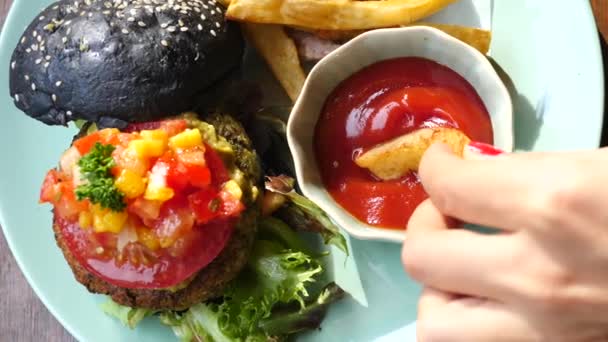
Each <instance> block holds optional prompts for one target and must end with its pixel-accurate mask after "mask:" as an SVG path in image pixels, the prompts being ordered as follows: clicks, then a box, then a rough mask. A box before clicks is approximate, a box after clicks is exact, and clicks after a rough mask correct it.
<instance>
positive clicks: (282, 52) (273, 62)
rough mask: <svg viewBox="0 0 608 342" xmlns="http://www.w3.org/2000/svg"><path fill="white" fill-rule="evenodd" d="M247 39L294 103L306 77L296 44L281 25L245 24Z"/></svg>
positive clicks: (243, 26)
mask: <svg viewBox="0 0 608 342" xmlns="http://www.w3.org/2000/svg"><path fill="white" fill-rule="evenodd" d="M241 27H242V29H243V32H244V33H245V37H247V39H248V40H249V41H250V42H251V43H252V44H253V46H255V48H256V50H257V51H258V53H259V54H260V55H261V56H262V57H263V58H264V60H265V61H266V63H268V66H269V67H270V69H271V70H272V73H273V74H274V76H275V77H276V78H277V79H278V80H279V82H280V83H281V85H282V86H283V89H285V92H286V93H287V95H289V97H290V98H291V100H292V101H295V100H296V99H297V98H298V95H300V91H302V87H303V86H304V81H305V80H306V75H305V74H304V70H303V69H302V65H301V64H300V58H299V56H298V50H297V48H296V45H295V43H294V42H293V40H292V39H291V38H289V36H287V34H286V33H285V30H284V28H283V26H281V25H264V24H252V23H243V24H242V25H241Z"/></svg>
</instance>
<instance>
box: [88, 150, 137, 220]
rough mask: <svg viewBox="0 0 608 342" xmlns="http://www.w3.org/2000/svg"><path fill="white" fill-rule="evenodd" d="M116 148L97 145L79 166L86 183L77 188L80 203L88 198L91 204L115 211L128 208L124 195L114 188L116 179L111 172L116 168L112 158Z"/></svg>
mask: <svg viewBox="0 0 608 342" xmlns="http://www.w3.org/2000/svg"><path fill="white" fill-rule="evenodd" d="M112 152H114V146H112V145H103V144H100V143H96V144H95V146H93V148H92V149H91V152H89V153H87V154H86V155H85V156H84V157H82V158H80V160H79V161H78V166H79V167H80V171H81V172H82V175H83V176H84V178H85V179H86V183H85V184H83V185H80V186H78V188H76V196H77V198H78V200H79V201H82V200H83V199H85V198H88V199H89V200H90V201H91V203H93V204H99V205H100V206H101V207H102V208H106V209H110V210H113V211H118V212H120V211H123V210H124V209H125V207H126V204H125V202H124V197H125V196H124V194H123V193H122V192H120V191H119V190H118V189H117V188H116V186H114V177H113V176H112V173H111V172H110V170H111V169H112V167H113V166H114V159H113V158H112Z"/></svg>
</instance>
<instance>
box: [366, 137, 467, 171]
mask: <svg viewBox="0 0 608 342" xmlns="http://www.w3.org/2000/svg"><path fill="white" fill-rule="evenodd" d="M470 141H471V140H470V139H469V138H468V137H467V136H466V135H465V134H464V133H462V132H461V131H460V130H457V129H454V128H422V129H419V130H416V131H414V132H412V133H409V134H405V135H402V136H400V137H398V138H395V139H393V140H391V141H388V142H385V143H382V144H380V145H378V146H375V147H373V148H372V149H370V150H368V151H366V152H365V153H363V154H361V155H360V156H359V157H357V158H356V159H355V163H356V164H357V165H358V166H360V167H362V168H366V169H368V170H369V171H370V172H371V173H373V174H374V175H375V176H376V177H378V178H380V179H382V180H393V179H399V178H401V177H403V176H405V175H406V174H407V173H408V172H410V171H417V170H418V167H419V165H420V160H421V159H422V155H423V154H424V152H425V151H426V150H427V149H428V148H429V147H430V146H431V145H432V144H434V143H437V142H441V143H444V144H446V145H448V146H450V148H451V149H452V151H453V152H454V153H455V154H457V155H459V156H462V154H463V151H464V148H465V146H466V145H467V144H468V143H469V142H470Z"/></svg>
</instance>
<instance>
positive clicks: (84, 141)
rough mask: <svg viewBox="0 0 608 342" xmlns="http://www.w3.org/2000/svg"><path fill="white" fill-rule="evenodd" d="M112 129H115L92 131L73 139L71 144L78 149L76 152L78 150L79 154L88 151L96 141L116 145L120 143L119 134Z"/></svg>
mask: <svg viewBox="0 0 608 342" xmlns="http://www.w3.org/2000/svg"><path fill="white" fill-rule="evenodd" d="M114 131H115V130H112V129H103V130H101V131H96V132H93V133H91V134H89V135H86V136H84V137H82V138H80V139H78V140H76V141H74V144H73V146H75V147H76V148H77V149H78V152H80V154H81V155H85V154H87V153H89V151H91V149H92V148H93V146H95V144H96V143H101V144H104V145H107V144H110V145H114V146H116V145H118V144H119V143H120V139H119V134H118V133H115V132H114Z"/></svg>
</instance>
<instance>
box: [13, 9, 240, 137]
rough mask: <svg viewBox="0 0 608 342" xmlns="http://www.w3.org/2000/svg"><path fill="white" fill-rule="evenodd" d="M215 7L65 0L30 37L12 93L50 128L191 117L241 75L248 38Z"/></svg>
mask: <svg viewBox="0 0 608 342" xmlns="http://www.w3.org/2000/svg"><path fill="white" fill-rule="evenodd" d="M224 13H225V9H224V8H223V7H222V5H220V4H219V3H217V2H216V1H215V0H76V1H74V0H71V1H66V0H62V1H59V2H56V3H54V4H52V5H50V6H49V7H48V8H46V9H45V10H44V11H42V13H40V14H39V15H38V16H37V17H36V19H34V21H33V22H32V23H31V24H30V25H29V27H28V28H27V29H26V31H25V33H24V34H23V36H22V37H21V40H20V42H19V43H18V45H17V47H16V49H15V51H14V52H13V57H12V60H11V65H10V93H11V96H12V97H13V99H14V102H15V104H16V105H17V107H18V108H19V109H21V110H22V111H24V112H25V113H26V114H27V115H29V116H31V117H33V118H35V119H37V120H40V121H42V122H44V123H46V124H50V125H65V124H66V123H67V122H68V121H70V120H76V119H85V120H88V121H94V122H97V123H98V124H100V126H103V127H110V126H111V127H122V126H124V125H126V124H127V123H128V122H133V121H149V120H155V119H159V118H162V117H166V116H170V115H175V114H179V113H181V112H184V111H187V110H190V109H192V108H193V107H194V106H195V105H196V101H197V99H198V98H199V97H200V95H201V94H202V93H203V92H205V90H207V89H209V88H210V87H212V86H213V85H214V83H216V82H217V81H218V80H220V79H222V78H223V77H224V76H226V75H227V74H228V73H229V72H230V71H232V70H233V69H235V68H237V67H238V66H239V65H240V63H241V59H242V54H243V48H244V47H243V45H244V43H243V39H242V37H241V34H240V30H239V28H238V26H235V24H232V23H228V22H226V21H225V18H224Z"/></svg>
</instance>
